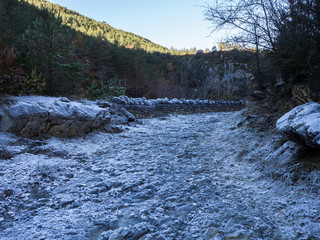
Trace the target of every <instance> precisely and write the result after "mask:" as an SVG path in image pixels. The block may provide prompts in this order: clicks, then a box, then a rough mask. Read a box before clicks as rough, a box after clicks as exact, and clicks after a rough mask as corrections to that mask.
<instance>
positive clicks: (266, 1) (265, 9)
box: [204, 0, 288, 50]
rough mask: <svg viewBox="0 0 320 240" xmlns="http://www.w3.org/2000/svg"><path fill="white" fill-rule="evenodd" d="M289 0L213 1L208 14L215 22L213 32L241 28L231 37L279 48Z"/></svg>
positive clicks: (211, 20)
mask: <svg viewBox="0 0 320 240" xmlns="http://www.w3.org/2000/svg"><path fill="white" fill-rule="evenodd" d="M287 1H288V0H215V2H214V3H213V5H207V6H205V11H204V14H205V17H206V20H208V21H210V22H211V23H212V27H213V30H212V32H215V31H218V30H221V29H236V30H238V31H237V33H236V35H234V36H231V39H228V40H229V41H232V42H238V43H248V44H249V45H254V46H256V47H257V48H263V49H269V50H275V38H276V36H277V35H278V33H279V27H280V26H281V17H280V13H281V10H283V9H284V8H285V7H286V5H287Z"/></svg>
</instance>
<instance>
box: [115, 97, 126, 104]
mask: <svg viewBox="0 0 320 240" xmlns="http://www.w3.org/2000/svg"><path fill="white" fill-rule="evenodd" d="M112 102H113V103H116V104H119V105H126V101H124V100H123V99H122V98H120V97H114V98H112Z"/></svg>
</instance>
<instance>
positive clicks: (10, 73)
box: [0, 45, 25, 94]
mask: <svg viewBox="0 0 320 240" xmlns="http://www.w3.org/2000/svg"><path fill="white" fill-rule="evenodd" d="M16 57H17V56H16V54H15V47H14V45H12V46H6V47H4V48H3V49H0V93H6V94H19V93H20V92H21V85H22V83H23V82H24V80H25V78H24V76H23V75H24V71H23V70H22V68H21V67H17V66H15V65H14V63H15V59H16Z"/></svg>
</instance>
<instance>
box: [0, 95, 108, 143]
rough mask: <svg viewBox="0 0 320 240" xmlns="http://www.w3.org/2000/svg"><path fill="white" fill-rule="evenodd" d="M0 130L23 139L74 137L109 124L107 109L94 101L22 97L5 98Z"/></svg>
mask: <svg viewBox="0 0 320 240" xmlns="http://www.w3.org/2000/svg"><path fill="white" fill-rule="evenodd" d="M1 103H2V104H1V106H0V131H4V132H12V133H15V134H17V135H19V136H23V137H36V136H40V135H41V134H50V135H52V136H57V137H73V136H78V135H82V134H84V133H87V132H89V131H92V130H94V129H98V128H102V127H103V126H104V125H105V124H108V123H110V120H111V114H110V113H109V111H108V109H104V108H101V107H99V106H97V105H95V104H93V103H92V102H89V101H83V102H72V101H70V100H68V99H67V98H47V97H21V98H13V97H12V98H6V99H2V101H1Z"/></svg>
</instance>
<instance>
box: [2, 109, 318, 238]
mask: <svg viewBox="0 0 320 240" xmlns="http://www.w3.org/2000/svg"><path fill="white" fill-rule="evenodd" d="M241 113H242V112H228V113H224V112H220V113H207V114H193V115H170V116H168V117H161V118H152V119H143V120H140V122H138V123H130V124H129V125H128V126H127V127H126V129H125V131H124V132H122V133H120V134H109V133H106V132H92V133H89V134H87V135H86V136H83V137H78V138H72V139H67V138H54V137H50V138H46V139H38V140H31V139H26V138H17V137H16V136H14V135H13V134H10V133H0V139H1V142H0V145H2V150H1V156H0V159H1V160H0V181H1V185H0V239H6V240H13V239H39V240H40V239H68V240H69V239H70V240H71V239H72V240H74V239H79V240H80V239H97V240H107V239H110V240H111V239H113V240H121V239H132V240H133V239H137V240H138V239H139V240H151V239H158V240H160V239H161V240H164V239H181V240H188V239H203V240H209V239H216V240H219V239H255V240H256V239H292V240H293V239H304V240H306V239H320V217H319V216H320V214H319V211H320V197H319V192H318V190H317V189H314V188H312V186H309V185H306V184H305V183H299V184H297V185H290V186H288V185H285V184H282V183H281V182H279V181H274V180H273V179H271V178H269V177H267V176H266V175H265V174H264V168H265V167H266V165H267V164H266V163H265V159H267V156H268V155H269V154H270V153H272V152H273V151H274V150H275V149H276V148H277V147H279V146H278V145H277V143H276V142H277V140H278V139H277V135H276V134H275V133H274V132H268V133H266V132H261V131H259V130H258V129H255V128H248V127H246V126H245V124H244V125H243V124H240V125H242V126H241V127H238V123H239V122H241V120H242V119H243V116H242V115H241Z"/></svg>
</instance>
